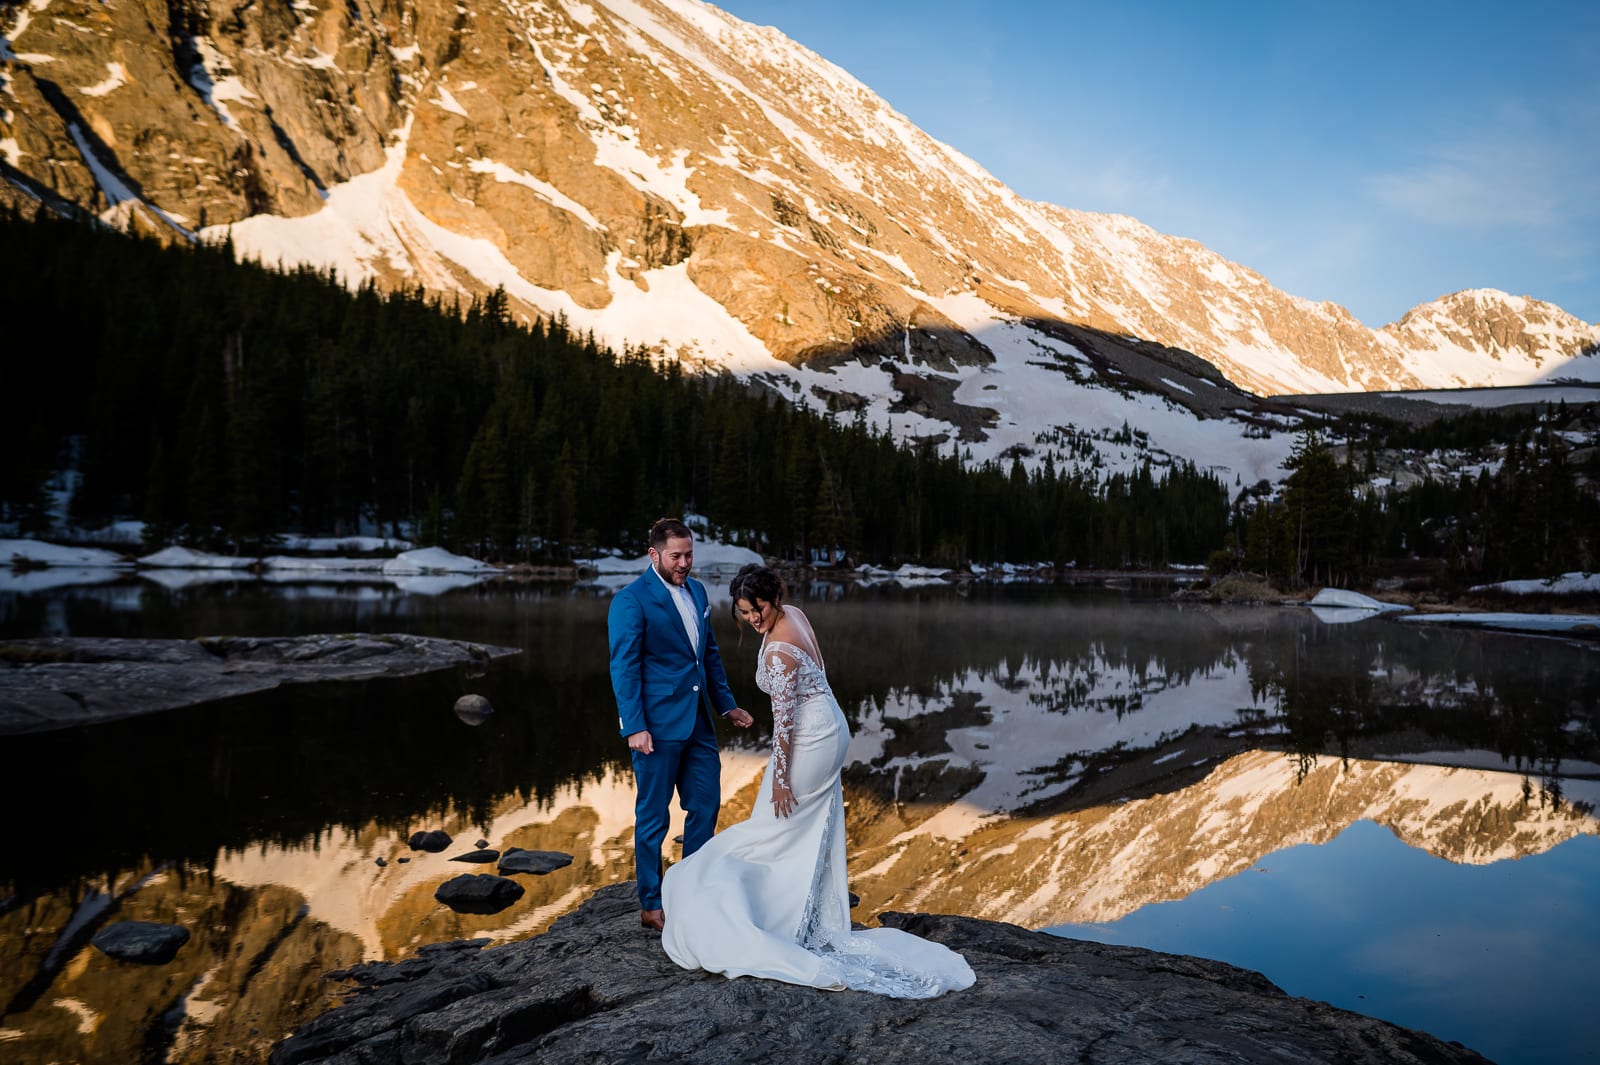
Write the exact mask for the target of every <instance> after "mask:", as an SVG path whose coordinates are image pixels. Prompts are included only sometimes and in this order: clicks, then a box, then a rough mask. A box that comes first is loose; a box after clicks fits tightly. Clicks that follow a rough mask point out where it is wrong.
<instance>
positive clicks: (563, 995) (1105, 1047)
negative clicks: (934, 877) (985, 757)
mask: <svg viewBox="0 0 1600 1065" xmlns="http://www.w3.org/2000/svg"><path fill="white" fill-rule="evenodd" d="M638 909H639V902H638V897H637V895H636V894H635V889H634V885H633V884H614V885H611V886H610V887H605V888H602V889H600V890H599V891H598V892H596V893H595V894H594V895H593V896H592V897H591V898H590V899H589V900H588V901H586V902H585V903H584V904H583V905H582V906H580V907H579V908H578V909H577V910H576V911H574V912H573V913H571V914H569V915H567V916H566V917H563V918H561V919H560V920H559V921H557V922H556V923H555V925H554V926H553V927H552V928H551V929H550V931H548V932H546V933H545V934H544V935H542V936H538V937H536V938H534V939H529V940H523V941H520V942H515V943H507V944H504V945H501V946H498V947H494V948H492V949H487V950H472V949H469V948H470V945H469V944H461V945H459V946H460V949H449V950H432V951H429V952H427V953H425V954H424V955H422V956H419V957H417V958H412V959H409V960H407V961H403V962H399V963H395V964H390V963H371V964H366V965H361V966H357V967H356V968H354V969H350V970H347V971H345V972H342V973H337V974H333V975H335V976H337V977H342V978H348V979H351V980H353V981H355V982H356V983H357V984H359V985H361V986H362V987H363V988H364V990H362V991H361V992H359V993H357V994H356V995H354V997H353V998H352V999H351V1000H349V1001H348V1003H347V1004H346V1005H344V1006H341V1007H339V1008H338V1009H335V1010H333V1011H331V1012H329V1013H326V1014H324V1015H323V1016H321V1017H318V1018H317V1019H315V1020H313V1021H311V1022H310V1023H308V1024H306V1025H304V1026H303V1027H301V1028H300V1029H299V1031H297V1032H296V1033H295V1034H294V1035H293V1036H291V1037H290V1038H289V1039H287V1040H285V1041H284V1042H283V1043H280V1044H279V1045H278V1047H277V1048H276V1049H275V1050H274V1052H273V1055H272V1058H271V1061H272V1062H273V1063H274V1065H299V1063H304V1062H326V1063H328V1065H333V1063H334V1062H357V1061H359V1062H364V1063H369V1065H386V1063H390V1062H394V1063H400V1062H413V1061H448V1062H451V1063H466V1062H482V1063H485V1065H513V1063H521V1062H529V1063H531V1062H540V1063H542V1065H544V1063H559V1062H596V1061H608V1062H614V1061H645V1060H649V1061H662V1062H672V1061H693V1062H696V1063H698V1065H720V1063H725V1062H768V1061H786V1062H797V1063H801V1062H804V1063H809V1062H853V1061H871V1062H875V1063H891V1065H892V1063H905V1065H929V1063H930V1062H942V1061H973V1062H990V1061H1005V1062H1017V1063H1029V1062H1040V1063H1044V1062H1052V1063H1053V1062H1060V1061H1084V1062H1106V1063H1111V1062H1166V1063H1189V1062H1193V1063H1202V1062H1203V1063H1223V1062H1262V1063H1267V1062H1270V1063H1272V1065H1285V1063H1295V1062H1300V1063H1304V1065H1312V1063H1317V1065H1322V1063H1326V1062H1341V1063H1350V1065H1359V1063H1370V1065H1421V1063H1447V1062H1448V1063H1464V1062H1477V1063H1482V1062H1483V1061H1484V1060H1485V1059H1483V1058H1482V1057H1480V1056H1479V1055H1477V1054H1475V1053H1473V1052H1472V1051H1470V1050H1467V1049H1465V1048H1464V1047H1462V1046H1460V1045H1459V1044H1453V1043H1446V1042H1444V1041H1442V1040H1439V1039H1436V1038H1434V1037H1433V1036H1430V1035H1425V1034H1423V1033H1421V1032H1415V1031H1411V1030H1409V1029H1405V1028H1400V1027H1397V1026H1395V1025H1392V1024H1389V1023H1387V1022H1384V1021H1379V1020H1374V1019H1372V1018H1369V1017H1363V1016H1361V1015H1360V1014H1356V1013H1350V1012H1348V1011H1345V1010H1341V1009H1336V1008H1334V1007H1332V1006H1329V1005H1327V1004H1325V1003H1321V1002H1313V1001H1311V1000H1309V999H1301V998H1291V997H1289V996H1288V995H1286V994H1284V993H1283V992H1282V991H1280V990H1279V989H1278V988H1277V987H1275V986H1273V985H1272V984H1271V983H1270V982H1268V981H1267V979H1266V978H1265V977H1263V976H1261V975H1260V974H1258V973H1253V972H1248V971H1246V970H1243V969H1237V968H1234V967H1233V966H1231V965H1224V964H1222V963H1220V962H1212V961H1203V960H1201V959H1198V958H1189V957H1179V956H1175V955H1170V954H1158V953H1155V952H1153V951H1147V950H1139V949H1136V948H1131V947H1116V946H1107V945H1104V944H1098V943H1087V942H1082V941H1078V940H1071V939H1062V938H1059V937H1056V936H1051V935H1047V934H1045V933H1042V932H1028V931H1025V930H1024V929H1021V928H1018V927H1016V926H1015V925H1007V924H998V923H994V922H990V921H980V920H975V919H973V918H966V917H941V916H929V915H926V914H916V915H907V914H884V915H882V923H884V924H886V925H892V926H894V927H898V928H904V929H905V930H907V931H909V932H913V933H915V934H917V935H920V936H923V937H925V938H927V939H931V940H935V941H937V942H940V943H945V944H947V945H949V946H950V947H953V948H954V949H956V950H959V951H961V953H962V954H964V955H965V956H966V958H967V960H968V961H969V962H970V963H971V964H972V967H973V969H974V970H975V971H976V972H977V975H978V982H977V984H976V986H974V987H972V988H971V989H969V990H967V991H962V992H958V993H955V994H950V995H946V996H944V997H943V998H939V999H933V1000H931V1001H923V1002H912V1001H904V1000H896V999H886V998H880V997H878V996H875V995H868V994H859V993H854V992H843V993H839V992H827V991H818V990H814V989H812V988H804V987H794V986H791V985H789V984H781V983H776V982H773V981H767V980H753V979H738V980H729V979H726V978H725V977H722V976H716V975H712V974H708V973H703V972H686V971H684V970H682V969H679V968H678V967H677V966H676V965H674V964H673V963H672V961H671V960H669V959H668V958H667V957H666V955H665V954H663V953H662V950H661V941H660V938H659V937H657V936H654V935H651V934H648V933H645V932H643V931H642V930H641V929H640V927H639V919H638ZM669 920H670V917H669Z"/></svg>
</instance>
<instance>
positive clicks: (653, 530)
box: [650, 518, 694, 551]
mask: <svg viewBox="0 0 1600 1065" xmlns="http://www.w3.org/2000/svg"><path fill="white" fill-rule="evenodd" d="M693 539H694V534H693V533H691V532H690V531H689V526H687V525H685V524H684V523H683V522H682V521H681V520H679V519H677V518H661V519H659V520H658V521H657V522H656V523H655V524H654V525H652V526H650V546H651V547H653V548H655V549H656V550H657V551H660V550H661V549H662V548H663V547H666V546H667V541H668V540H693Z"/></svg>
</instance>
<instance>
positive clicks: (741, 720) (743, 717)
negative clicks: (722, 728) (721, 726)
mask: <svg viewBox="0 0 1600 1065" xmlns="http://www.w3.org/2000/svg"><path fill="white" fill-rule="evenodd" d="M726 717H727V718H728V720H729V721H731V722H733V724H734V725H736V726H737V727H739V728H749V727H750V723H751V722H752V721H754V720H755V718H753V717H751V716H750V711H748V710H744V709H742V708H740V707H737V706H736V707H734V708H733V709H732V710H729V711H728V713H727V715H726Z"/></svg>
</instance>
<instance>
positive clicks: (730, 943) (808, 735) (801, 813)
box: [661, 565, 975, 998]
mask: <svg viewBox="0 0 1600 1065" xmlns="http://www.w3.org/2000/svg"><path fill="white" fill-rule="evenodd" d="M729 591H730V592H731V593H732V595H733V601H734V604H733V605H734V609H735V611H736V612H737V613H738V615H739V616H740V617H741V618H743V619H744V621H745V622H746V623H747V624H749V626H750V627H751V628H752V629H754V630H755V631H756V632H759V633H761V635H762V641H761V652H760V655H759V658H758V666H757V670H756V684H757V686H758V687H760V688H761V690H762V691H764V692H766V693H767V694H768V695H769V696H771V697H772V760H771V762H770V763H769V765H768V767H767V772H766V774H765V776H764V777H763V778H762V781H761V790H760V792H759V793H758V794H757V796H756V802H755V808H754V809H753V810H752V811H751V813H750V818H749V820H747V821H744V822H743V823H741V824H738V825H734V826H733V827H731V828H729V829H728V830H727V831H725V832H722V833H720V834H718V835H716V836H713V837H712V838H711V841H710V842H709V843H707V844H706V845H705V846H703V847H701V848H700V849H699V850H698V851H696V852H695V853H694V854H692V855H690V856H689V857H687V858H685V859H683V860H682V861H680V862H678V863H677V864H675V865H673V866H672V867H671V868H670V869H668V870H667V872H666V876H665V878H664V880H663V881H662V904H663V908H664V909H665V910H666V915H667V925H666V930H665V932H663V933H662V937H661V942H662V946H663V947H665V948H666V952H667V955H668V956H669V957H670V958H671V959H672V960H673V961H675V962H677V963H678V964H679V965H681V966H683V967H684V968H685V969H706V970H708V971H710V972H717V973H724V974H726V975H728V976H759V977H765V978H767V979H771V980H783V981H787V982H788V983H791V984H805V985H808V986H811V987H820V988H827V989H831V990H842V989H845V988H850V989H853V990H858V991H872V992H876V993H878V994H881V995H890V996H894V997H896V998H933V997H935V996H937V995H942V994H944V992H946V991H952V990H961V989H962V988H966V987H971V986H972V983H973V981H974V979H975V977H974V976H973V973H972V968H971V967H970V966H969V965H968V964H967V962H966V959H964V958H962V957H961V955H959V954H957V953H955V952H954V951H952V950H950V949H949V948H948V947H945V946H943V945H941V944H938V943H932V942H929V941H928V940H925V939H922V938H920V937H918V936H914V935H911V934H910V933H909V932H902V931H900V930H899V929H896V928H869V929H860V930H852V928H851V926H850V904H849V892H848V890H847V889H846V886H845V847H844V793H843V791H842V789H841V788H840V784H839V771H840V769H842V768H843V766H844V760H845V751H846V749H847V748H848V747H849V746H850V729H849V726H848V725H847V724H846V723H845V719H844V714H843V713H842V712H841V711H840V710H839V704H838V702H837V701H835V699H834V697H833V691H832V690H831V689H830V688H829V687H828V678H827V674H826V673H825V672H824V671H823V662H822V654H821V652H820V651H819V650H818V648H817V637H816V634H815V633H814V632H812V630H811V623H810V622H809V621H807V620H806V616H805V615H804V614H802V613H801V612H800V611H799V610H798V609H796V608H795V607H792V606H785V605H784V603H783V581H782V579H781V578H780V577H779V576H778V575H777V574H776V573H774V572H773V571H772V570H770V569H768V568H766V567H765V566H758V565H748V566H745V567H744V568H743V569H741V570H740V571H739V573H738V575H737V576H735V577H734V579H733V582H732V584H731V585H730V586H729Z"/></svg>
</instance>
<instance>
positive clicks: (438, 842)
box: [407, 828, 450, 854]
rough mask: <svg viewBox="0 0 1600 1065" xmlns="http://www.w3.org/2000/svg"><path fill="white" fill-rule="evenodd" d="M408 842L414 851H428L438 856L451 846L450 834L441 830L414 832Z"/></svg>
mask: <svg viewBox="0 0 1600 1065" xmlns="http://www.w3.org/2000/svg"><path fill="white" fill-rule="evenodd" d="M407 842H408V843H410V844H411V849H412V850H414V851H428V852H429V853H432V854H438V853H439V852H440V851H442V850H444V849H445V848H446V847H448V846H450V833H448V832H446V831H444V830H443V829H439V828H435V829H432V830H430V831H427V832H413V833H411V838H410V839H409V840H407Z"/></svg>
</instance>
